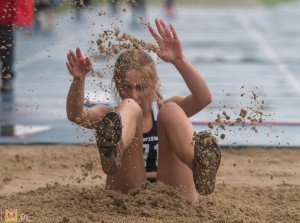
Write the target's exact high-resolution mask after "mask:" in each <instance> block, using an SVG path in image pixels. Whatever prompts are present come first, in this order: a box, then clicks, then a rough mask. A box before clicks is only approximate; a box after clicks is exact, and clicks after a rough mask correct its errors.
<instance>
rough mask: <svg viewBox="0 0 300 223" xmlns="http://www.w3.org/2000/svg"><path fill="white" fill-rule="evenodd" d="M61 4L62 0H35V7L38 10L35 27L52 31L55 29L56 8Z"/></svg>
mask: <svg viewBox="0 0 300 223" xmlns="http://www.w3.org/2000/svg"><path fill="white" fill-rule="evenodd" d="M59 4H60V0H35V8H36V10H37V13H36V15H35V28H36V29H37V30H40V29H43V30H45V31H46V32H50V31H51V30H52V29H53V20H54V17H55V10H56V9H57V8H58V6H59Z"/></svg>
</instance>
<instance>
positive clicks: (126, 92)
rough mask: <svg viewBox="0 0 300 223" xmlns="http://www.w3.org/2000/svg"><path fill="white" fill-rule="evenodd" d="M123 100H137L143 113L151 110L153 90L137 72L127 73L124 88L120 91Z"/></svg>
mask: <svg viewBox="0 0 300 223" xmlns="http://www.w3.org/2000/svg"><path fill="white" fill-rule="evenodd" d="M119 92H120V95H121V98H122V99H125V98H131V99H133V100H135V102H136V103H137V104H139V106H140V107H141V109H142V110H143V111H148V110H149V108H151V102H152V90H151V88H150V86H148V84H147V83H146V81H145V80H144V79H143V78H142V77H141V73H140V72H139V71H137V70H131V71H128V72H126V74H125V78H124V83H122V88H121V89H119Z"/></svg>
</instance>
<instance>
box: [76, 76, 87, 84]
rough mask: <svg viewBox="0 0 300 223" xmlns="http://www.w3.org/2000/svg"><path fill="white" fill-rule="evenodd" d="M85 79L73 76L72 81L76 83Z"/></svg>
mask: <svg viewBox="0 0 300 223" xmlns="http://www.w3.org/2000/svg"><path fill="white" fill-rule="evenodd" d="M84 80H85V77H73V82H74V83H77V82H82V81H84Z"/></svg>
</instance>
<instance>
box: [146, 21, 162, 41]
mask: <svg viewBox="0 0 300 223" xmlns="http://www.w3.org/2000/svg"><path fill="white" fill-rule="evenodd" d="M148 29H149V31H150V33H151V35H152V36H153V38H154V39H155V40H156V41H157V42H159V41H161V38H160V36H159V35H158V34H157V32H155V30H154V29H153V27H152V26H151V25H150V23H148Z"/></svg>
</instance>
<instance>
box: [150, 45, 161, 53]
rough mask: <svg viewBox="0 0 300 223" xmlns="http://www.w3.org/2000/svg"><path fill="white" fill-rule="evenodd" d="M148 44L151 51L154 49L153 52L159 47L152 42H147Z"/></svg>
mask: <svg viewBox="0 0 300 223" xmlns="http://www.w3.org/2000/svg"><path fill="white" fill-rule="evenodd" d="M148 45H149V47H150V50H152V51H154V52H155V51H156V50H157V49H159V47H157V46H155V45H154V44H152V43H149V44H148Z"/></svg>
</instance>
